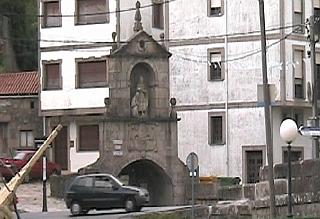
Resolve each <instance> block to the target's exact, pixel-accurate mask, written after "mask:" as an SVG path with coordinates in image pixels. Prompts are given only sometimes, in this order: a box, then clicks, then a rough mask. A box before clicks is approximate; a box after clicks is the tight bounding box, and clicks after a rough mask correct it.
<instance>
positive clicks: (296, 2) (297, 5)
mask: <svg viewBox="0 0 320 219" xmlns="http://www.w3.org/2000/svg"><path fill="white" fill-rule="evenodd" d="M293 10H294V12H302V2H301V0H293Z"/></svg>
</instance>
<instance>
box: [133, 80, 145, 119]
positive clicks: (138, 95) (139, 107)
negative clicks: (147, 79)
mask: <svg viewBox="0 0 320 219" xmlns="http://www.w3.org/2000/svg"><path fill="white" fill-rule="evenodd" d="M148 98H149V96H148V89H147V88H146V86H145V83H144V78H143V76H140V77H139V80H138V83H137V86H136V89H135V94H134V96H133V97H132V99H131V113H132V115H133V116H134V117H145V116H147V115H148V105H149V99H148Z"/></svg>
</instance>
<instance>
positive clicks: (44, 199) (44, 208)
mask: <svg viewBox="0 0 320 219" xmlns="http://www.w3.org/2000/svg"><path fill="white" fill-rule="evenodd" d="M45 140H46V137H43V138H36V139H35V140H34V142H35V145H36V147H37V148H39V147H40V146H41V145H42V144H43V143H44V142H45ZM47 211H48V207H47V157H46V155H45V153H44V154H43V156H42V212H47Z"/></svg>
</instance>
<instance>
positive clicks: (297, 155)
mask: <svg viewBox="0 0 320 219" xmlns="http://www.w3.org/2000/svg"><path fill="white" fill-rule="evenodd" d="M302 159H303V155H302V151H291V154H290V160H291V162H295V161H300V160H302ZM283 163H288V151H287V150H286V151H283Z"/></svg>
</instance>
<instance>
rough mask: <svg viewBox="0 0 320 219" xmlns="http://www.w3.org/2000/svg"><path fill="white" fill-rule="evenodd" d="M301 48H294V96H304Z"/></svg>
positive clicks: (301, 97)
mask: <svg viewBox="0 0 320 219" xmlns="http://www.w3.org/2000/svg"><path fill="white" fill-rule="evenodd" d="M303 53H304V51H303V50H297V49H296V50H294V54H293V61H294V97H295V98H300V99H303V98H304V65H303V57H304V55H303Z"/></svg>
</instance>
